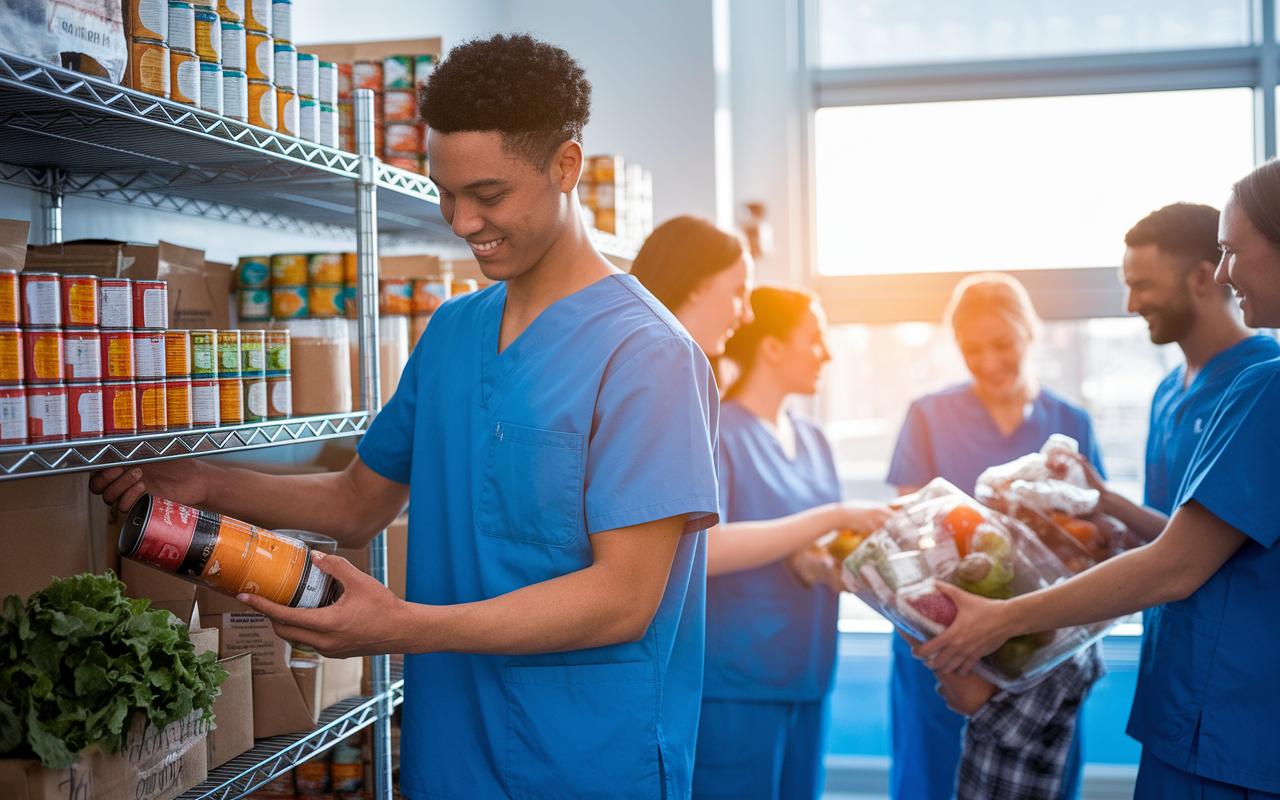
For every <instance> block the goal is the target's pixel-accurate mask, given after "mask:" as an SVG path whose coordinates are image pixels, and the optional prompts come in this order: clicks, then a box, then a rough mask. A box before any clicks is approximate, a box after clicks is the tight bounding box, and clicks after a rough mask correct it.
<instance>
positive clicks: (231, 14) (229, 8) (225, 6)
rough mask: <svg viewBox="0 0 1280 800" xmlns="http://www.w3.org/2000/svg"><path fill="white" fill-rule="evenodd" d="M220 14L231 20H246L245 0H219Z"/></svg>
mask: <svg viewBox="0 0 1280 800" xmlns="http://www.w3.org/2000/svg"><path fill="white" fill-rule="evenodd" d="M218 16H219V17H222V18H223V19H224V20H228V21H231V22H244V0H218Z"/></svg>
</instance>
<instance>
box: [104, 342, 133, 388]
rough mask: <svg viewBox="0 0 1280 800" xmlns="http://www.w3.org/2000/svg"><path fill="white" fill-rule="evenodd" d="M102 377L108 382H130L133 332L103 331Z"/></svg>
mask: <svg viewBox="0 0 1280 800" xmlns="http://www.w3.org/2000/svg"><path fill="white" fill-rule="evenodd" d="M100 337H101V339H102V377H103V378H104V379H106V380H108V381H131V380H133V376H134V369H133V331H115V330H103V331H102V332H101V334H100Z"/></svg>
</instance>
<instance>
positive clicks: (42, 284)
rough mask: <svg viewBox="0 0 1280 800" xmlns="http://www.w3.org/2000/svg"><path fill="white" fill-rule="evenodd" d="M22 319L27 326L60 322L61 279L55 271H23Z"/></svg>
mask: <svg viewBox="0 0 1280 800" xmlns="http://www.w3.org/2000/svg"><path fill="white" fill-rule="evenodd" d="M19 277H20V279H21V280H20V283H21V289H22V321H23V324H24V325H27V326H29V327H33V328H34V327H45V326H50V325H53V326H56V325H61V324H62V279H61V277H60V276H59V275H58V273H56V272H23V273H21V274H20V276H19Z"/></svg>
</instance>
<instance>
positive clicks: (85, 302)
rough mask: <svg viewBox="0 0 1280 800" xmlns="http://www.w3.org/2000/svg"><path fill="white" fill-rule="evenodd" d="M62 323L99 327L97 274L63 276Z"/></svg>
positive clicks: (71, 325) (76, 326) (73, 325)
mask: <svg viewBox="0 0 1280 800" xmlns="http://www.w3.org/2000/svg"><path fill="white" fill-rule="evenodd" d="M62 324H63V325H65V326H66V327H68V328H96V327H98V278H97V277H96V276H94V275H63V276H62Z"/></svg>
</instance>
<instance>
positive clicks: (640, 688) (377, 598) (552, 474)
mask: <svg viewBox="0 0 1280 800" xmlns="http://www.w3.org/2000/svg"><path fill="white" fill-rule="evenodd" d="M589 103H590V85H589V84H588V83H587V82H586V80H585V79H584V76H583V72H582V70H581V69H580V68H579V67H578V65H577V64H576V63H575V62H574V61H573V59H572V58H570V57H569V55H568V54H567V53H565V52H564V51H563V50H561V49H559V48H556V47H552V46H550V45H547V44H544V43H541V42H538V41H535V40H533V39H531V38H529V37H527V36H510V37H506V36H495V37H493V38H492V39H488V40H484V41H472V42H468V43H466V44H463V45H461V46H459V47H457V48H455V49H454V50H453V51H452V52H451V53H450V54H449V57H448V58H447V59H446V60H445V61H444V62H443V63H442V64H441V65H440V66H439V67H438V68H437V69H436V71H435V73H434V74H433V75H432V77H431V79H430V81H429V82H428V84H427V86H426V88H425V89H424V91H423V94H422V102H421V108H422V113H423V117H424V119H425V121H426V123H427V124H428V125H429V127H430V128H431V134H430V139H429V145H428V149H429V155H430V160H431V171H432V176H431V177H432V179H433V180H434V181H435V182H436V184H437V186H438V187H439V189H440V197H441V204H440V205H441V212H442V213H443V214H444V217H445V219H446V220H448V222H449V223H450V225H452V227H453V231H454V233H456V234H457V235H458V236H460V237H461V238H463V239H465V240H466V241H467V243H468V244H469V245H470V247H471V250H472V252H473V253H474V254H475V256H476V258H477V260H478V261H479V263H480V267H481V269H482V270H483V271H484V273H485V275H486V276H488V277H489V278H490V279H492V280H495V281H498V282H499V283H497V284H496V285H495V286H493V287H490V288H489V289H486V290H484V291H481V292H478V293H473V294H469V295H465V296H462V297H459V298H456V299H454V300H452V301H450V302H448V303H445V304H444V305H443V306H441V307H440V309H439V310H438V311H436V313H435V314H434V316H433V317H432V319H431V323H430V325H429V326H428V328H427V330H426V332H425V333H424V334H423V336H422V339H421V340H420V342H419V343H418V345H417V347H416V348H415V350H414V352H413V355H412V356H411V358H410V360H409V363H408V365H407V367H406V368H405V372H404V376H403V377H402V379H401V382H400V385H399V387H398V388H397V390H396V392H395V394H394V395H393V397H392V399H391V401H390V402H389V403H388V405H387V407H386V408H385V409H383V410H382V412H381V414H379V415H378V416H377V417H376V419H375V420H374V421H373V423H372V425H371V426H370V429H369V431H368V433H367V434H366V435H365V437H364V439H363V440H362V442H361V444H360V448H359V456H358V458H357V459H356V460H355V461H353V463H352V464H351V465H350V466H349V467H348V468H347V469H346V471H344V472H342V473H337V474H331V475H322V476H289V477H264V476H261V475H257V474H254V473H244V472H242V471H237V470H228V469H226V468H219V467H216V466H213V465H210V464H208V463H197V462H195V461H185V462H178V463H177V464H171V465H170V464H167V465H163V466H162V467H159V468H152V467H147V468H145V469H141V468H140V469H137V470H131V471H129V472H128V473H124V472H123V471H122V470H118V469H116V470H108V471H105V472H103V473H100V474H99V475H98V476H96V477H95V479H94V480H95V484H94V486H95V489H96V490H98V491H102V492H103V493H104V497H105V498H106V499H107V500H108V501H109V502H110V501H118V502H121V503H126V504H127V503H131V502H132V501H133V499H135V498H136V497H137V496H139V495H140V494H141V492H143V491H150V492H154V493H155V494H157V495H160V496H165V497H170V498H173V499H178V500H179V501H181V502H186V503H191V504H193V505H198V506H202V507H205V508H212V509H216V510H219V511H223V512H226V513H230V514H232V515H234V516H237V517H240V518H242V519H245V520H248V521H251V522H255V523H258V524H261V525H264V526H267V527H272V528H282V527H291V528H304V529H310V530H314V531H319V532H323V533H328V534H331V535H333V536H335V537H337V538H338V539H339V541H340V543H341V544H343V545H344V546H349V547H360V546H363V545H364V544H365V543H367V542H368V541H369V539H370V538H372V536H373V535H375V533H376V532H377V531H378V530H380V529H382V528H383V527H384V526H385V525H386V523H387V522H389V521H390V520H392V519H394V517H395V516H396V515H398V514H399V513H400V512H401V511H402V510H403V509H404V507H405V505H406V503H408V502H410V501H411V502H412V513H411V515H410V529H409V555H408V581H407V587H406V592H407V599H408V602H405V601H401V600H399V599H397V598H396V597H395V596H394V595H392V594H391V593H390V592H389V591H388V590H387V589H386V588H385V587H383V586H382V585H381V584H379V583H378V582H376V581H374V580H373V579H372V578H369V577H368V576H366V575H364V574H363V573H360V572H359V571H357V570H356V569H355V568H354V567H352V566H351V565H350V564H349V563H348V562H346V561H343V560H342V559H340V558H335V557H332V556H330V557H327V558H318V559H317V561H316V563H317V564H318V565H319V567H320V568H321V569H322V570H324V571H325V572H328V573H330V574H332V575H334V576H335V577H337V578H338V579H339V580H340V581H341V582H342V583H343V585H344V587H345V593H344V594H343V596H342V598H341V599H340V600H338V602H337V603H336V604H334V605H332V606H329V607H327V608H323V609H318V610H299V609H288V608H284V607H281V606H277V605H275V604H273V603H270V602H268V601H266V600H263V599H262V598H259V597H253V596H248V595H242V599H244V600H245V602H248V603H250V605H252V606H253V607H254V608H256V609H258V610H260V611H263V612H264V613H266V614H268V615H269V616H270V617H271V618H272V619H273V620H274V621H275V622H276V630H277V632H278V633H280V635H281V636H283V637H285V638H286V639H289V640H291V641H295V642H299V643H303V644H308V645H311V646H313V647H315V648H316V649H318V650H319V651H320V652H322V653H324V654H326V655H338V656H350V655H359V654H367V653H387V652H391V653H400V652H403V653H406V654H409V655H407V656H406V659H405V702H404V718H403V738H402V740H401V771H400V780H401V790H402V792H403V793H404V794H405V796H407V797H409V798H412V800H427V798H465V799H466V800H473V799H474V798H493V797H514V798H526V797H528V798H546V797H564V798H581V797H610V798H615V797H625V798H650V799H652V800H658V798H668V797H688V795H689V792H690V787H691V781H692V778H691V775H692V766H693V755H694V746H695V742H696V731H697V720H698V710H699V704H700V700H701V697H700V695H701V690H702V662H703V625H704V610H705V579H704V575H705V569H706V567H705V554H706V549H705V538H704V536H703V535H702V534H701V533H700V532H701V531H703V530H704V529H705V528H707V527H709V526H711V525H713V524H714V523H715V522H716V520H717V491H716V480H715V460H714V448H715V432H716V425H717V415H718V402H717V398H716V391H715V383H714V380H713V378H712V374H711V369H710V365H709V364H708V362H707V359H706V358H705V357H704V356H703V355H702V353H701V352H700V351H699V350H698V348H697V346H696V345H695V344H694V342H693V341H692V340H691V339H690V338H689V336H688V335H687V334H686V333H685V332H684V330H683V328H681V327H680V325H679V324H678V323H677V322H676V320H675V318H674V317H672V316H671V314H670V313H668V312H667V311H666V310H665V309H664V308H663V307H662V306H661V304H659V303H658V302H657V301H655V300H654V299H653V297H652V296H651V295H650V294H649V293H648V292H647V291H646V290H645V289H644V288H643V287H642V286H641V285H640V284H639V282H638V281H636V280H635V279H634V278H632V277H630V276H626V275H622V274H620V273H619V272H618V270H616V269H615V268H613V267H612V266H611V265H610V264H609V263H608V262H607V261H606V260H605V259H604V258H603V257H602V256H600V254H599V253H597V252H596V251H595V249H594V248H593V247H592V245H591V243H590V241H589V240H588V238H587V234H586V230H585V228H584V225H583V222H582V216H581V212H580V209H579V206H578V202H577V196H576V186H577V182H578V178H579V176H580V174H581V171H582V164H583V157H582V147H581V144H580V142H581V138H582V128H583V126H584V125H585V123H586V121H587V114H588V107H589Z"/></svg>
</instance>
